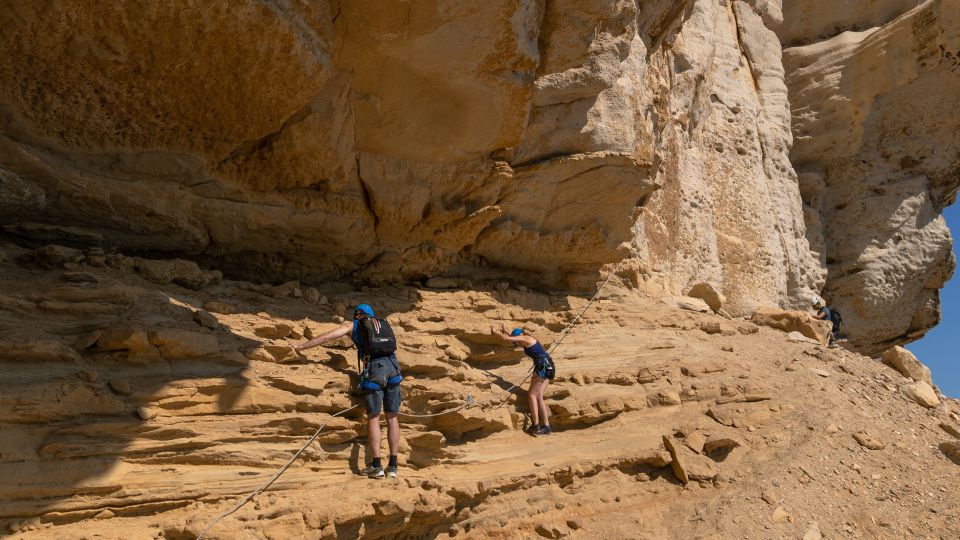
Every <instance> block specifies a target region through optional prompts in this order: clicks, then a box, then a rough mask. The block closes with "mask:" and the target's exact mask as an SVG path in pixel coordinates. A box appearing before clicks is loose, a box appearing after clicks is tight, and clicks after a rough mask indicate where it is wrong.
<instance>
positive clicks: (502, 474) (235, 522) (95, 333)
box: [0, 247, 960, 540]
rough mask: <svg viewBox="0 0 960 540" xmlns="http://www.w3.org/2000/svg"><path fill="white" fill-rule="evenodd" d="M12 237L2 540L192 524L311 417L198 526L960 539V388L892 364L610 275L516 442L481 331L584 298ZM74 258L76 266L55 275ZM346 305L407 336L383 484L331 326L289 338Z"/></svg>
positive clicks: (548, 336) (7, 277)
mask: <svg viewBox="0 0 960 540" xmlns="http://www.w3.org/2000/svg"><path fill="white" fill-rule="evenodd" d="M18 251H20V250H18V249H17V248H12V247H10V248H9V251H8V254H12V255H14V256H9V257H7V256H5V257H3V258H2V260H4V261H8V262H0V270H2V275H3V276H4V279H3V280H2V281H0V295H2V296H0V297H2V298H4V299H6V300H5V301H6V302H7V304H5V305H15V306H16V310H8V309H6V308H5V309H3V310H0V330H2V331H3V334H4V336H5V340H4V343H5V344H6V343H14V344H17V347H16V348H10V347H8V346H7V345H4V348H2V349H0V364H2V367H3V369H0V388H2V389H3V391H2V392H0V429H2V431H3V433H4V436H3V437H2V438H0V527H2V530H4V531H5V533H7V532H8V533H9V534H11V535H12V537H14V538H24V539H53V538H81V537H90V536H94V535H96V536H99V537H102V538H107V539H118V540H119V539H129V538H157V537H164V538H193V537H195V536H196V535H197V534H198V533H199V532H200V531H202V530H203V529H204V528H205V527H206V526H207V525H208V524H209V523H210V522H211V521H212V520H213V519H214V518H215V517H216V516H217V515H218V514H220V513H221V512H224V511H226V510H228V509H229V508H230V507H232V506H233V505H234V504H235V503H236V501H237V500H238V497H240V496H243V495H246V494H247V493H249V492H251V491H253V490H254V489H255V488H256V487H258V486H260V485H262V484H263V482H265V481H266V479H268V478H269V477H270V476H271V475H272V474H273V473H274V471H276V470H277V469H278V468H279V467H280V466H281V465H283V464H284V463H286V461H287V460H288V459H289V458H290V456H291V455H292V453H293V452H295V451H296V450H297V449H298V448H300V447H301V446H302V445H303V444H304V443H306V441H307V440H308V439H309V437H310V436H311V435H312V434H313V433H314V432H315V430H316V429H317V428H318V427H320V426H321V425H322V424H325V425H326V427H325V428H324V429H323V430H322V431H321V432H320V435H319V437H318V439H317V441H316V442H315V443H314V444H312V445H310V446H309V447H307V449H306V450H305V452H304V454H303V455H302V456H301V457H300V458H299V459H298V460H297V461H296V462H295V463H294V465H293V466H292V467H291V468H290V469H289V470H287V472H286V473H285V474H284V475H283V476H282V477H281V478H280V480H278V481H277V482H276V483H275V484H274V485H273V486H272V487H271V489H270V490H269V491H268V492H266V493H263V494H261V495H259V496H257V497H256V498H255V499H254V500H253V501H251V502H249V503H248V504H247V505H245V506H244V507H243V508H241V509H240V510H239V511H238V512H236V513H234V514H233V515H231V516H230V517H228V518H226V519H224V520H223V521H221V522H219V523H217V525H216V526H215V527H214V528H213V529H212V530H211V531H210V535H209V536H208V538H223V539H226V538H239V537H246V536H253V537H263V538H297V537H303V538H354V537H360V536H362V537H369V538H396V537H403V536H429V537H434V536H441V537H447V536H454V537H467V538H489V537H517V536H524V537H529V536H534V535H537V534H539V535H546V536H548V537H554V536H561V537H562V536H563V535H568V534H569V535H582V536H603V537H613V538H620V537H634V536H638V535H639V536H648V537H670V536H684V537H691V538H695V537H699V536H710V535H716V534H719V535H720V536H723V537H738V538H768V537H769V536H770V535H771V534H774V535H776V536H778V537H800V536H802V535H803V534H804V531H806V530H808V529H809V526H808V523H809V522H810V521H814V520H815V521H816V522H817V523H818V524H819V527H820V529H821V530H822V531H823V533H824V534H825V535H831V536H836V535H841V534H844V532H845V531H847V530H848V529H849V528H851V527H855V528H856V529H857V530H860V531H862V533H863V535H864V536H882V535H883V534H890V535H893V536H904V535H909V534H914V535H916V534H920V535H925V536H928V535H933V534H935V533H936V534H941V535H947V536H955V535H956V534H957V533H958V532H960V529H958V524H957V522H956V521H955V518H954V516H956V515H957V513H958V511H960V508H957V501H956V498H955V497H953V496H952V493H953V491H952V489H953V488H954V487H955V478H956V475H957V471H958V470H960V469H957V465H956V464H954V462H953V461H951V460H956V452H954V450H955V448H954V447H955V446H956V445H955V444H954V442H955V438H954V435H952V434H951V432H950V431H949V430H945V429H944V428H942V427H941V426H942V425H946V426H953V425H955V423H956V418H957V416H956V415H957V414H960V404H958V403H957V402H956V401H955V400H951V399H949V398H943V399H940V400H938V402H933V401H931V400H928V401H923V402H919V403H918V402H914V401H913V399H917V398H916V396H914V395H912V394H908V393H906V392H908V389H907V388H906V387H904V389H903V390H901V389H900V388H898V387H897V385H895V384H891V383H892V382H893V380H894V379H893V378H891V375H893V376H894V377H896V378H897V380H899V377H900V376H899V375H897V374H895V373H893V372H892V371H891V370H890V369H889V368H888V367H886V366H883V365H879V364H878V363H877V362H875V361H873V360H871V359H869V358H866V357H863V356H860V355H857V354H854V353H850V352H847V351H845V350H842V349H828V348H826V347H823V346H821V345H818V344H815V343H814V344H811V343H808V342H792V341H789V340H788V339H787V335H786V334H785V333H784V331H782V330H777V329H772V328H767V327H758V326H756V325H754V324H753V323H751V322H749V321H744V320H733V321H731V320H728V319H727V318H725V317H723V316H721V315H717V314H713V313H709V312H694V311H689V310H684V309H677V308H675V307H672V306H671V305H668V304H665V303H663V302H661V301H660V300H658V299H656V298H648V297H644V296H639V295H637V294H635V293H631V292H630V291H629V290H627V289H625V288H623V287H621V286H619V285H608V287H609V288H608V289H605V291H604V294H603V296H602V298H601V299H600V300H598V301H597V303H596V304H594V305H593V306H592V307H591V308H590V310H588V311H587V312H586V313H585V315H584V319H583V320H582V322H580V323H579V324H578V326H576V327H574V329H573V331H572V333H570V334H569V335H567V337H566V338H565V340H564V342H563V345H562V346H561V347H560V348H559V349H557V350H556V351H555V352H554V357H555V359H556V362H557V367H558V372H557V378H556V380H555V381H553V383H551V385H550V387H549V389H548V392H547V396H546V398H547V404H548V406H549V407H550V410H551V424H552V425H553V427H554V430H555V433H554V434H553V435H551V436H549V437H540V438H533V437H531V436H529V435H527V434H525V433H524V431H523V430H524V428H525V427H526V426H527V422H528V421H527V416H526V396H525V394H524V393H523V392H522V391H517V390H513V391H509V392H508V391H507V389H508V388H509V386H510V385H511V384H513V383H514V382H517V381H520V380H521V379H523V377H524V375H525V374H526V372H527V369H528V366H529V363H528V361H527V360H526V359H525V357H524V356H523V353H522V352H521V351H519V350H512V349H511V348H509V347H506V346H503V345H500V344H498V343H497V340H496V339H495V338H493V337H492V336H491V335H490V334H489V327H490V326H491V325H498V324H507V325H508V326H512V325H514V324H518V323H522V324H523V326H524V327H525V328H527V329H528V330H529V331H530V332H532V333H533V334H534V335H535V336H537V337H538V338H539V339H541V340H542V341H543V343H544V344H545V345H547V346H550V345H551V344H552V343H553V342H554V341H555V340H556V339H558V338H559V336H560V332H561V331H562V330H563V329H564V327H565V325H566V324H567V323H568V322H570V321H571V320H573V319H574V317H575V316H576V314H577V313H579V312H580V311H581V310H582V308H583V307H584V306H585V304H586V301H587V300H586V298H582V297H577V296H570V295H563V294H550V295H548V294H543V293H535V292H530V291H524V290H521V289H519V288H516V287H514V286H511V285H510V284H507V283H503V284H501V283H498V282H497V281H489V282H478V283H476V284H475V286H474V287H473V288H471V289H445V288H444V289H427V288H414V287H383V288H367V289H366V290H363V291H361V290H358V289H356V288H354V287H352V286H349V285H346V284H342V283H331V282H328V283H326V284H324V285H323V286H321V287H319V288H318V291H317V292H318V298H316V299H308V298H306V295H300V296H299V297H298V296H297V295H296V292H297V291H298V290H299V288H298V287H296V286H294V285H293V284H288V285H287V286H281V287H275V286H269V285H256V284H253V283H246V282H238V281H232V280H229V279H228V280H223V281H220V282H217V283H210V284H207V285H205V286H203V287H200V288H198V289H194V288H187V287H185V286H182V285H177V284H176V283H173V282H171V283H166V284H158V283H155V282H153V281H150V280H148V279H145V277H144V276H143V275H142V274H141V273H139V272H138V271H137V270H136V269H134V268H133V267H132V266H131V265H128V264H125V260H126V259H127V257H125V256H124V255H122V254H119V253H112V254H111V257H110V260H111V261H113V264H114V266H97V265H96V264H97V261H98V260H99V254H98V253H96V252H94V251H93V250H88V251H86V252H80V253H79V254H78V255H77V258H78V260H77V261H76V262H73V261H72V260H71V261H64V262H61V263H60V265H59V267H54V268H50V267H49V266H48V265H46V264H40V263H39V262H37V261H36V259H35V258H32V257H18V256H16V254H17V253H18ZM46 251H50V250H46ZM21 254H22V253H21ZM13 260H23V261H25V262H23V263H22V265H18V264H14V263H12V262H9V261H13ZM77 272H82V273H84V274H87V275H88V276H90V277H93V278H95V279H94V280H93V281H85V282H83V283H73V282H69V281H66V283H67V284H65V277H66V276H67V275H72V274H74V273H77ZM121 291H122V292H123V294H120V292H121ZM81 293H82V294H81ZM283 293H285V294H283ZM48 295H50V296H52V297H55V298H56V299H57V302H59V304H58V306H59V307H58V309H56V310H49V309H48V308H46V307H44V302H45V300H44V298H45V297H46V296H48ZM311 296H312V295H311ZM93 298H97V299H98V301H97V303H98V304H101V305H102V306H101V307H98V308H97V309H91V308H90V307H89V306H88V305H87V304H89V303H90V300H91V299H93ZM320 298H324V299H326V300H325V301H324V302H320ZM360 301H365V302H369V303H371V304H373V305H374V306H375V308H376V309H377V310H378V311H379V312H380V313H381V314H383V315H386V316H387V317H388V319H389V320H390V321H391V323H392V326H393V327H394V329H395V331H396V332H397V334H398V337H399V341H400V344H401V348H400V351H399V353H398V356H399V358H400V361H401V363H402V366H403V370H404V374H405V376H406V380H405V381H404V383H403V392H404V397H405V402H404V405H403V408H402V409H401V412H402V413H403V414H402V416H401V452H400V465H401V467H400V471H401V473H400V478H399V480H396V481H392V480H390V481H387V480H383V481H373V480H369V479H367V478H366V477H363V476H360V475H359V474H358V472H359V470H360V468H361V467H363V464H364V463H366V461H367V450H366V446H365V443H366V435H365V433H366V430H365V419H364V416H363V414H362V413H361V412H359V411H358V410H353V411H349V412H348V413H347V414H345V415H342V416H338V417H334V416H333V415H334V414H336V413H339V412H340V411H342V410H344V409H346V408H348V407H351V406H353V405H358V404H359V400H358V397H357V396H355V395H353V394H352V389H353V388H354V387H355V386H356V382H357V381H356V374H355V369H356V368H355V360H356V359H355V353H354V350H353V349H352V347H351V346H350V345H349V342H348V340H346V339H343V340H339V341H337V342H334V343H330V344H329V346H326V347H321V348H317V349H312V350H309V351H306V354H305V355H304V356H297V355H294V354H291V353H290V347H289V344H290V343H292V342H295V341H296V340H302V339H307V337H308V336H311V335H317V334H318V333H320V332H323V331H325V330H328V329H330V328H332V327H333V326H334V325H335V324H337V323H338V322H339V321H342V320H343V318H342V317H343V315H344V314H349V307H348V306H352V305H354V304H355V303H357V302H360ZM198 306H206V308H205V309H206V310H208V311H209V312H210V315H211V316H213V317H216V320H217V324H216V325H209V326H205V325H203V324H202V322H203V321H202V320H200V321H198V320H197V319H196V318H195V312H196V310H197V309H198ZM76 311H83V312H84V313H87V315H86V316H84V317H77V316H75V315H73V314H72V313H74V312H76ZM67 351H68V352H67ZM261 352H262V354H261ZM274 353H275V354H274ZM918 384H925V383H918ZM924 390H927V391H929V392H933V390H932V389H930V387H929V386H927V387H926V388H924ZM901 392H904V393H901ZM811 395H813V396H815V398H816V399H811ZM917 395H918V396H920V394H917ZM908 396H910V397H909V399H908ZM928 397H929V396H928ZM934 399H936V397H935V396H934ZM468 403H472V404H471V405H470V406H468V407H464V405H466V404H468ZM927 407H929V409H928V408H927ZM445 411H447V412H446V414H443V413H444V412H445ZM408 415H437V416H427V417H424V416H408ZM951 444H954V446H950V445H951ZM938 445H939V448H940V449H942V450H943V451H942V452H940V451H937V452H931V448H936V447H937V446H938ZM905 456H909V458H906V457H905ZM761 493H762V494H763V497H762V498H761V497H760V494H761ZM771 505H774V506H776V507H777V509H775V510H774V514H776V516H777V518H776V519H773V520H772V521H771V517H770V516H771V511H772V510H771V508H772V506H771ZM931 510H935V512H934V511H931ZM612 514H616V515H617V516H618V519H616V520H611V519H610V518H609V516H610V515H612ZM878 523H886V525H881V524H878Z"/></svg>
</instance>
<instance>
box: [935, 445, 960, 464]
mask: <svg viewBox="0 0 960 540" xmlns="http://www.w3.org/2000/svg"><path fill="white" fill-rule="evenodd" d="M939 448H940V451H941V452H943V455H945V456H947V458H949V459H950V461H952V462H954V463H956V464H957V465H960V441H946V442H942V443H940V445H939Z"/></svg>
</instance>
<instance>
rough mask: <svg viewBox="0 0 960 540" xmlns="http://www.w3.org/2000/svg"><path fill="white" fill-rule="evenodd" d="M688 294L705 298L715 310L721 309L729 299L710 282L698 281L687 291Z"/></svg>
mask: <svg viewBox="0 0 960 540" xmlns="http://www.w3.org/2000/svg"><path fill="white" fill-rule="evenodd" d="M687 296H690V297H692V298H699V299H701V300H703V301H704V302H706V303H707V305H708V306H710V309H712V310H713V311H720V308H722V307H723V303H724V302H726V301H727V297H725V296H724V295H723V294H722V293H720V292H719V291H718V290H717V289H716V287H714V286H713V285H711V284H709V283H697V284H696V285H694V286H693V287H691V288H690V290H689V291H687Z"/></svg>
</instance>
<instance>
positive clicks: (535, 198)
mask: <svg viewBox="0 0 960 540" xmlns="http://www.w3.org/2000/svg"><path fill="white" fill-rule="evenodd" d="M751 6H753V7H751ZM0 17H2V18H3V19H2V21H0V22H2V27H3V33H2V35H0V51H2V53H3V54H4V56H5V57H6V58H9V59H10V61H8V62H5V63H4V65H3V66H0V111H2V114H0V122H2V125H0V133H2V138H0V167H2V168H0V171H2V178H3V182H2V191H0V208H2V209H3V212H2V215H0V221H2V224H3V225H4V227H5V229H6V230H7V231H8V232H10V233H12V234H15V235H19V236H20V237H23V238H27V239H33V240H36V239H56V240H58V241H61V242H64V241H67V242H69V241H73V242H77V243H80V244H86V245H90V244H99V245H102V246H105V247H117V248H123V249H125V250H139V251H143V252H152V253H158V252H163V253H167V254H176V255H179V256H187V257H191V258H194V259H197V260H200V261H205V262H206V263H215V264H216V265H217V266H218V267H220V268H223V269H225V270H226V271H228V272H230V273H232V274H234V275H244V276H247V277H251V278H256V279H264V278H274V279H276V278H280V277H286V278H293V277H297V278H305V279H318V278H330V277H343V276H347V275H352V276H354V277H355V278H363V279H367V280H372V281H374V282H384V281H405V280H411V279H422V278H423V277H426V276H432V275H438V274H448V275H463V276H470V275H474V276H475V275H509V276H512V277H514V278H515V279H520V280H525V281H528V282H529V283H531V284H534V285H539V286H549V287H573V288H589V286H590V284H592V283H593V281H594V280H595V277H596V274H597V270H598V269H599V268H600V267H601V266H602V265H604V264H609V263H614V262H618V261H621V260H623V259H630V260H631V261H632V262H631V263H630V264H628V265H625V266H624V268H625V272H626V274H625V275H629V276H631V279H633V280H634V282H635V283H636V284H638V285H640V284H641V283H642V284H643V285H644V286H645V287H647V288H648V289H650V288H658V289H665V290H666V291H668V292H673V293H677V292H685V291H686V290H687V289H688V288H689V287H690V285H692V284H694V283H696V282H702V281H708V282H712V283H714V284H716V285H718V286H719V287H720V288H721V289H722V291H723V292H724V293H725V294H726V296H727V298H728V300H729V305H728V310H729V311H731V312H733V313H735V314H743V313H748V312H749V311H751V310H752V309H753V308H755V307H756V306H758V305H761V304H773V305H784V306H794V307H795V306H798V305H799V304H800V303H801V302H802V301H803V300H804V299H805V297H806V296H807V295H808V293H809V292H810V291H813V290H818V289H819V288H820V286H821V284H822V279H823V278H822V275H821V274H822V270H821V268H820V265H819V263H818V262H817V261H816V258H815V257H813V256H812V255H811V253H810V250H809V248H808V246H807V240H806V236H805V226H804V222H803V214H802V211H801V205H800V199H799V192H798V189H797V182H796V178H795V174H794V172H793V169H792V167H791V165H790V162H789V160H788V157H787V156H788V152H789V148H790V144H791V142H790V141H791V133H790V115H789V109H788V105H787V99H786V88H785V86H784V83H783V70H782V67H781V62H780V54H779V44H778V40H777V38H776V36H775V34H773V33H772V31H771V29H770V28H772V27H775V26H776V25H777V24H778V22H779V20H780V15H779V8H778V7H777V6H776V5H774V3H771V2H766V3H762V2H752V3H751V2H742V1H735V2H715V1H713V0H710V1H706V0H698V1H687V2H668V1H659V2H643V3H634V2H624V1H618V2H613V1H611V2H593V1H584V0H559V1H551V2H514V1H498V2H486V3H483V4H482V5H480V4H477V5H474V6H468V5H463V4H462V3H459V2H445V1H439V0H437V1H426V2H393V1H390V2H387V1H373V0H365V1H356V2H310V3H307V4H302V3H295V2H287V1H270V2H260V1H253V0H250V1H246V2H241V3H239V4H237V5H231V6H229V7H227V6H226V5H222V4H218V3H210V4H192V3H182V4H181V5H179V6H178V8H177V9H167V8H166V7H160V6H158V5H156V4H155V3H152V2H136V1H129V2H121V3H100V4H94V5H91V4H90V3H87V2H60V3H22V2H20V3H16V2H15V3H11V5H10V6H9V9H5V10H3V14H2V15H0ZM768 26H769V27H768ZM657 187H660V188H661V189H660V191H657V192H656V193H655V194H654V195H652V197H651V193H654V190H655V189H656V188H657Z"/></svg>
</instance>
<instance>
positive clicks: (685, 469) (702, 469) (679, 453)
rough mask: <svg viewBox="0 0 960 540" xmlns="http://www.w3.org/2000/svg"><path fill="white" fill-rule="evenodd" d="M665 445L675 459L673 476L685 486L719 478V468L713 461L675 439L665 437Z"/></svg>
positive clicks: (672, 464) (672, 462) (672, 465)
mask: <svg viewBox="0 0 960 540" xmlns="http://www.w3.org/2000/svg"><path fill="white" fill-rule="evenodd" d="M663 445H664V446H665V447H666V449H667V451H668V452H670V456H671V457H672V458H673V460H672V461H671V462H670V467H671V468H672V469H673V474H675V475H676V477H677V478H678V479H679V480H680V481H681V482H683V483H684V484H688V483H690V482H691V481H694V482H696V481H700V480H713V478H714V477H715V476H717V472H718V471H717V466H716V463H714V461H713V460H712V459H710V458H708V457H705V456H701V455H698V454H696V453H695V452H694V451H693V450H691V449H689V448H687V447H686V446H685V445H683V444H680V442H679V441H677V440H675V439H674V438H673V437H668V436H664V437H663Z"/></svg>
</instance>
